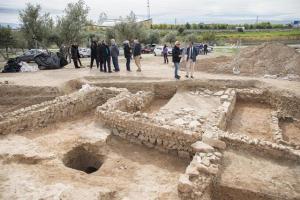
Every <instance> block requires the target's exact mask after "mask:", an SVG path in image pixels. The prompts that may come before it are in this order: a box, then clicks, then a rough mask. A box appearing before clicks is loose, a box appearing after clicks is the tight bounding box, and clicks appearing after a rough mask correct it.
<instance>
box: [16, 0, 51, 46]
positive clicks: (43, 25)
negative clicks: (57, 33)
mask: <svg viewBox="0 0 300 200" xmlns="http://www.w3.org/2000/svg"><path fill="white" fill-rule="evenodd" d="M19 18H20V21H21V30H22V33H23V35H24V39H25V40H26V41H27V43H28V46H29V48H32V47H34V46H35V44H36V43H35V41H38V42H39V43H42V44H44V45H46V43H47V41H48V37H49V35H50V34H51V33H52V31H53V28H54V22H53V20H52V18H51V17H50V14H49V13H45V14H42V13H41V6H40V5H33V4H30V3H27V4H26V8H25V9H24V10H21V11H20V12H19Z"/></svg>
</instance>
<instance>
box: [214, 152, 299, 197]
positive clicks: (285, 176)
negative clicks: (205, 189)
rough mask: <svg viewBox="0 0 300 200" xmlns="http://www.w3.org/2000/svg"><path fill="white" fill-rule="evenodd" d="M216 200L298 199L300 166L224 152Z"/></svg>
mask: <svg viewBox="0 0 300 200" xmlns="http://www.w3.org/2000/svg"><path fill="white" fill-rule="evenodd" d="M223 155H224V158H223V160H224V165H223V166H222V167H223V173H222V175H221V177H220V179H219V181H218V182H219V183H218V184H219V186H218V187H219V191H218V192H219V193H218V194H217V195H218V197H219V199H218V200H241V199H243V200H266V199H267V200H268V199H276V200H277V199H278V200H279V199H300V166H299V165H298V164H296V163H289V162H282V161H275V160H271V159H268V158H262V157H258V156H255V155H253V154H249V153H245V152H241V151H234V150H228V151H225V153H224V154H223Z"/></svg>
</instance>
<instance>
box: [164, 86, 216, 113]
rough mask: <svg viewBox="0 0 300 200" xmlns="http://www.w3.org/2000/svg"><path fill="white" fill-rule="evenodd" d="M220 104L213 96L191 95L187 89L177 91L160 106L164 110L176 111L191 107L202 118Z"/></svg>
mask: <svg viewBox="0 0 300 200" xmlns="http://www.w3.org/2000/svg"><path fill="white" fill-rule="evenodd" d="M219 105H220V99H219V98H218V97H213V96H208V97H205V96H201V95H192V94H191V93H190V92H188V91H178V92H177V93H176V94H175V95H174V96H173V97H172V99H171V100H170V101H169V102H168V103H167V104H166V105H165V106H164V107H162V108H163V109H164V110H168V111H170V113H172V112H176V111H178V110H180V109H182V108H183V109H192V110H194V111H195V112H196V113H197V115H199V116H201V117H202V118H206V117H208V115H209V114H210V113H211V112H212V111H213V110H214V109H216V108H217V107H218V106H219Z"/></svg>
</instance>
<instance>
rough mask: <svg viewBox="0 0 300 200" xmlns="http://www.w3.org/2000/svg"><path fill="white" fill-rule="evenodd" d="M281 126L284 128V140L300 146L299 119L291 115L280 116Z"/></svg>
mask: <svg viewBox="0 0 300 200" xmlns="http://www.w3.org/2000/svg"><path fill="white" fill-rule="evenodd" d="M279 127H280V129H281V130H282V136H283V140H284V141H286V142H289V143H290V144H294V145H297V146H300V121H299V120H297V119H293V118H291V117H288V118H280V119H279Z"/></svg>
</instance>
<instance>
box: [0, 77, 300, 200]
mask: <svg viewBox="0 0 300 200" xmlns="http://www.w3.org/2000/svg"><path fill="white" fill-rule="evenodd" d="M91 81H93V80H92V79H91ZM103 84H106V83H94V85H101V86H102V85H103ZM114 84H115V85H118V83H114ZM122 84H123V83H122ZM120 85H121V83H120ZM237 85H238V84H237ZM127 86H128V89H129V91H127V90H124V89H111V88H109V89H103V88H100V89H99V88H98V89H92V90H91V91H89V90H87V91H80V92H75V93H72V94H70V95H67V96H65V97H61V98H59V99H58V100H57V99H56V100H53V99H54V98H55V97H57V96H60V95H61V93H60V92H59V91H58V90H57V89H54V88H26V89H25V90H24V91H23V93H22V92H21V91H22V88H21V87H20V88H14V87H13V90H15V93H16V94H18V95H16V96H14V92H6V93H3V94H5V95H3V97H1V98H7V100H6V101H2V102H4V103H2V104H1V105H0V109H2V110H0V111H1V112H2V113H5V115H3V117H2V118H1V117H0V130H1V134H2V133H3V134H8V136H9V135H11V134H13V133H21V134H22V133H25V132H26V131H29V132H30V131H34V129H37V127H40V128H45V127H48V126H54V127H55V128H54V129H50V130H46V133H43V134H40V133H35V134H36V136H35V137H32V138H31V137H28V138H29V139H31V141H28V143H29V144H28V147H26V148H28V149H38V148H40V146H41V147H42V146H46V147H47V146H48V147H47V148H48V150H49V151H51V152H52V151H53V152H52V153H53V154H54V155H55V156H54V158H53V157H51V156H50V157H51V159H53V160H61V162H62V164H63V167H61V166H60V165H59V164H57V163H59V162H57V163H56V162H53V163H55V164H53V165H51V164H52V163H51V162H52V161H51V159H48V158H47V159H48V160H49V162H50V165H49V166H52V169H51V170H50V172H49V174H48V172H46V171H47V170H45V171H44V170H41V171H40V173H41V174H40V175H39V176H41V177H54V178H49V179H51V181H52V182H55V181H57V183H59V182H68V183H70V184H71V183H72V182H73V181H74V182H76V184H77V185H80V187H81V186H84V187H83V188H86V187H90V186H93V187H94V186H97V187H98V186H99V187H105V188H106V189H109V190H111V191H113V194H114V195H113V196H114V198H117V199H118V198H120V199H122V198H129V199H140V198H149V199H172V200H173V199H180V198H181V199H204V197H205V198H206V199H213V200H240V199H245V200H250V199H251V200H263V199H270V200H271V199H276V200H277V199H278V200H279V199H288V200H289V199H300V181H299V180H300V165H299V160H298V161H297V159H299V157H300V156H299V149H300V135H299V133H300V128H299V127H300V126H299V120H298V118H299V116H300V112H299V110H297V109H298V108H299V107H300V103H299V102H300V100H299V99H298V98H294V97H291V96H288V95H284V94H280V92H279V93H278V92H277V93H275V92H271V91H269V90H266V89H261V90H260V89H257V88H256V89H255V88H252V87H251V88H248V87H245V88H242V89H241V88H226V87H224V86H223V85H222V84H221V83H217V84H215V85H214V82H210V83H209V84H207V85H206V84H205V83H202V82H201V83H197V82H195V83H188V84H184V85H183V86H180V85H174V83H173V82H166V83H163V82H161V83H153V84H149V83H144V84H143V83H136V84H135V83H128V85H125V86H124V87H127ZM5 87H6V86H5ZM8 87H12V86H7V88H6V89H5V88H4V87H2V88H1V91H4V90H5V91H9V88H8ZM76 87H77V86H76ZM139 87H140V88H144V89H145V91H142V92H138V93H136V91H138V88H139ZM31 90H32V91H34V92H33V93H32V95H31V96H27V95H28V94H29V93H30V91H31ZM26 91H27V92H26ZM131 92H132V93H131ZM25 96H26V98H27V100H28V103H26V102H25V103H24V104H21V102H20V100H18V101H16V102H15V105H18V106H17V107H15V108H14V109H12V110H7V107H6V106H7V104H9V102H10V101H14V99H22V98H23V97H24V98H25ZM24 98H23V99H24ZM26 98H25V99H26ZM45 101H47V102H48V103H44V104H43V103H42V102H45ZM39 103H41V104H39ZM35 104H39V105H36V106H31V105H35ZM19 106H23V107H26V106H31V107H30V108H27V109H24V110H20V111H19V110H18V109H19ZM96 107H97V109H96V112H95V116H93V117H92V118H88V119H85V118H83V119H80V120H78V121H76V122H74V123H73V122H64V121H65V120H68V119H69V118H71V117H72V116H76V115H79V116H80V114H83V113H87V112H91V111H94V110H93V109H95V108H96ZM11 111H15V112H11ZM12 118H13V119H12ZM18 120H19V121H20V122H21V123H16V121H18ZM58 122H60V123H61V124H60V125H56V124H57V123H58ZM51 123H52V125H51ZM53 123H55V124H54V125H53ZM56 126H57V127H56ZM212 127H213V129H211V128H212ZM32 129H33V130H32ZM104 129H110V130H111V133H105V134H104V132H105V131H104ZM38 130H39V129H37V132H39V131H38ZM211 131H215V132H217V133H218V134H219V136H218V137H219V140H220V141H218V143H214V142H211V141H210V140H209V139H207V138H208V137H212V136H211V135H210V132H211ZM26 134H27V132H26ZM28 134H29V133H28ZM110 134H111V136H108V135H110ZM24 135H25V134H24ZM103 135H105V137H104V139H103V138H102V137H103ZM213 136H214V137H215V135H213ZM5 137H6V136H4V137H3V138H1V139H5ZM106 137H108V138H109V139H106ZM87 138H88V140H91V141H92V142H91V141H90V142H87V141H86V140H87ZM100 138H101V139H100ZM120 138H122V139H120ZM203 138H206V140H204V139H203ZM8 140H9V139H8ZM94 140H96V141H97V142H99V141H100V140H101V145H102V146H101V145H99V144H98V143H97V145H98V146H97V145H91V144H90V143H93V142H95V141H94ZM199 141H204V143H206V142H207V143H208V144H209V145H211V146H212V147H211V148H212V149H213V150H212V149H210V148H208V147H205V148H208V149H205V148H204V147H202V146H201V148H198V149H197V148H195V147H192V144H194V143H196V142H199ZM31 142H32V143H34V145H37V147H36V146H34V148H31V146H30V145H31V144H30V143H31ZM75 143H76V146H75V147H74V145H73V144H75ZM4 144H6V143H4ZM20 145H21V146H22V145H24V144H23V143H20ZM26 145H27V144H26ZM55 145H57V146H56V147H57V149H56V150H52V148H53V146H55ZM224 145H225V147H224ZM103 146H105V147H107V148H108V151H102V150H101V149H102V147H103ZM145 146H146V147H145ZM50 147H51V148H50ZM70 147H71V148H70ZM203 148H204V149H205V152H204V153H203V152H202V151H203ZM6 149H9V148H6ZM199 149H200V150H199ZM0 150H1V149H0ZM199 151H200V152H201V153H200V152H199ZM206 151H207V152H206ZM61 152H63V155H62V156H61ZM162 152H163V153H162ZM213 152H215V153H216V154H213ZM0 154H1V155H0V159H1V160H3V157H5V156H6V155H7V154H5V151H4V150H3V152H2V150H1V151H0ZM167 154H170V155H167ZM200 154H201V156H200ZM219 154H220V155H221V156H219ZM57 155H60V156H57ZM205 155H207V156H208V157H209V159H212V158H213V159H215V160H214V161H212V163H211V164H210V163H209V162H208V163H207V161H203V160H205V159H204V157H205ZM216 155H218V156H219V158H216V157H218V156H216ZM197 156H199V157H200V158H199V159H198V158H197V159H195V157H197ZM203 156H204V157H203ZM178 157H180V158H178ZM60 158H62V159H60ZM191 158H194V159H192V162H190V161H191ZM47 159H45V160H47ZM195 160H196V161H197V162H198V161H199V160H200V161H201V160H202V161H203V162H204V163H205V167H203V166H202V167H201V169H199V168H197V169H198V170H199V171H198V172H195V171H193V170H191V166H193V165H194V164H195V163H194V162H196V161H195ZM200 161H199V162H200ZM202 161H201V162H202ZM44 163H46V162H44V161H43V162H41V163H37V164H36V165H39V166H40V167H41V168H43V167H48V165H46V164H44ZM189 163H190V165H189ZM9 164H10V163H6V164H4V163H2V165H5V167H4V169H5V170H6V171H7V172H8V171H9V166H8V165H9ZM43 165H45V166H43ZM187 166H188V167H187ZM216 166H217V167H216ZM56 167H57V168H58V169H59V170H58V171H57V173H56V172H55V171H56V170H55V168H56ZM209 167H213V168H216V169H217V170H218V171H217V172H215V171H208V172H207V171H205V170H208V168H209ZM19 169H21V170H24V171H26V172H27V171H28V170H29V171H30V170H33V169H30V167H28V166H26V170H25V167H24V168H23V166H20V168H19ZM38 170H40V169H38ZM201 170H202V171H201ZM203 170H204V171H205V173H204V174H205V175H204V174H203ZM77 171H80V172H84V173H85V174H84V175H78V176H79V177H77ZM196 171H197V170H196ZM64 172H66V175H64V176H63V177H60V176H59V174H64ZM88 174H91V175H90V176H88ZM180 174H184V175H187V176H188V178H187V179H182V178H181V176H180ZM0 175H1V174H0ZM210 176H211V177H212V178H211V179H209V178H208V177H210ZM182 180H184V181H183V182H184V184H183V185H184V186H182V187H181V183H182ZM209 180H211V183H210V184H208V183H207V182H208V181H209ZM28 181H30V179H28ZM203 181H204V182H205V181H207V182H205V184H203ZM4 182H5V181H4ZM44 184H45V183H44ZM76 184H75V185H76ZM8 185H9V184H6V185H5V184H3V186H1V187H3V188H0V191H5V192H8V191H9V189H11V188H7V187H9V186H8ZM191 185H192V186H191ZM177 186H178V187H177ZM24 187H26V185H25V186H24ZM206 187H207V188H208V189H207V188H206ZM203 188H204V189H203ZM205 188H206V189H205ZM177 190H178V191H177ZM45 191H47V190H46V189H45ZM8 194H9V192H8V193H7V195H8ZM7 195H6V196H5V197H13V196H9V195H8V196H7ZM58 195H59V194H58ZM197 195H198V196H197ZM0 196H1V193H0ZM70 199H72V198H70Z"/></svg>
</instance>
